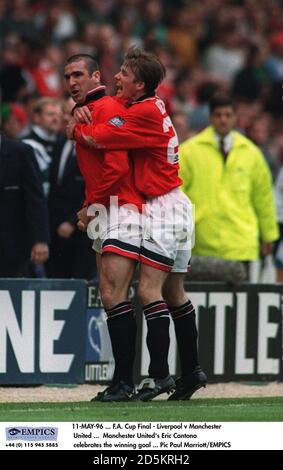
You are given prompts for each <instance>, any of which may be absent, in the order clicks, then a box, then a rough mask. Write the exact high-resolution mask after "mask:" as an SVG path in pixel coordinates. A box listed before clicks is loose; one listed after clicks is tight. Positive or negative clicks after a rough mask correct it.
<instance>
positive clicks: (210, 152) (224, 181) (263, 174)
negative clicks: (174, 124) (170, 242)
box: [180, 127, 279, 260]
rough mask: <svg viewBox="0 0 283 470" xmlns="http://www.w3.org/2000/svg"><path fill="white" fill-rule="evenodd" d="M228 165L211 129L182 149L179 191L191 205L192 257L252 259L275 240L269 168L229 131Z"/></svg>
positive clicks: (243, 140)
mask: <svg viewBox="0 0 283 470" xmlns="http://www.w3.org/2000/svg"><path fill="white" fill-rule="evenodd" d="M232 135H233V148H232V149H231V151H230V153H229V155H228V157H227V159H226V161H224V158H223V156H222V155H221V153H220V151H219V150H218V146H217V141H216V138H215V134H214V130H213V128H212V127H208V128H206V129H204V131H202V132H201V133H199V134H198V135H196V136H194V137H193V138H191V139H189V140H187V141H185V142H184V143H183V144H181V145H180V176H181V178H182V179H183V186H182V189H183V191H184V192H185V194H187V196H188V197H189V198H190V200H191V201H192V203H193V204H194V205H195V224H196V225H195V247H194V250H193V254H195V255H199V256H216V257H221V258H224V259H230V260H253V259H257V258H258V255H259V242H260V241H263V242H272V241H274V240H276V239H277V238H278V237H279V233H278V226H277V222H276V212H275V204H274V196H273V188H272V179H271V174H270V171H269V168H268V166H267V163H266V162H265V159H264V157H263V155H262V153H261V151H260V150H259V149H258V148H257V147H256V146H255V145H254V144H253V143H252V142H251V141H250V140H249V139H247V138H246V137H244V136H243V135H241V134H240V133H239V132H237V131H232Z"/></svg>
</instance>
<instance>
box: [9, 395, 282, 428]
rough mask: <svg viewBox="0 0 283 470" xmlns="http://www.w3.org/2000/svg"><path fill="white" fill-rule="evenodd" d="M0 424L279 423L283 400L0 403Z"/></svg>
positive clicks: (277, 398)
mask: <svg viewBox="0 0 283 470" xmlns="http://www.w3.org/2000/svg"><path fill="white" fill-rule="evenodd" d="M0 421H2V422H3V421H5V422H8V421H32V422H33V421H50V422H55V421H92V422H97V421H99V422H101V421H192V422H195V421H236V422H239V421H247V422H248V421H283V397H266V398H264V397H260V398H259V397H257V398H250V397H249V398H208V399H195V400H190V401H179V402H168V401H164V400H154V401H150V402H124V403H122V402H120V403H98V402H75V403H73V402H68V403H0Z"/></svg>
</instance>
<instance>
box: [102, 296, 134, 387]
mask: <svg viewBox="0 0 283 470" xmlns="http://www.w3.org/2000/svg"><path fill="white" fill-rule="evenodd" d="M105 312H106V314H107V326H108V331H109V335H110V340H111V345H112V352H113V357H114V360H115V372H114V376H113V379H112V381H113V383H117V382H119V381H120V380H123V381H124V382H126V383H127V384H128V385H131V386H132V385H133V366H134V360H135V351H136V331H137V327H136V319H135V316H134V310H133V306H132V304H131V302H128V301H126V302H122V303H120V304H118V305H115V307H113V308H112V309H109V310H105Z"/></svg>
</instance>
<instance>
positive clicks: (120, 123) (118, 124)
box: [108, 116, 125, 127]
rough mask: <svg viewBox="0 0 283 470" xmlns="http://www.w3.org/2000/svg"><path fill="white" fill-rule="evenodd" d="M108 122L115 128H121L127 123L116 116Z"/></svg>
mask: <svg viewBox="0 0 283 470" xmlns="http://www.w3.org/2000/svg"><path fill="white" fill-rule="evenodd" d="M108 122H109V123H110V124H113V126H116V127H121V126H123V124H124V123H125V120H124V119H122V118H121V117H120V116H115V117H113V118H112V119H110V120H109V121H108Z"/></svg>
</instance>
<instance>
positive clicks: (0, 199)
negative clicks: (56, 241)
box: [0, 134, 49, 277]
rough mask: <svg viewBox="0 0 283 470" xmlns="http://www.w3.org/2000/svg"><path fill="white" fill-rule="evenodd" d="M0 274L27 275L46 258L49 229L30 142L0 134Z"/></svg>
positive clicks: (44, 200)
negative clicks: (25, 142)
mask: <svg viewBox="0 0 283 470" xmlns="http://www.w3.org/2000/svg"><path fill="white" fill-rule="evenodd" d="M0 141H1V142H0V209H1V214H2V223H1V224H0V277H28V276H29V268H30V260H32V261H33V262H34V263H36V264H38V265H40V266H42V265H43V264H44V263H45V261H46V260H47V259H48V255H49V250H48V242H49V229H48V213H47V205H46V199H45V197H44V195H43V189H42V184H41V180H40V172H39V168H38V164H37V161H36V158H35V156H34V153H33V150H32V148H31V147H30V146H29V145H26V144H24V143H22V142H20V141H17V140H13V139H9V138H7V137H6V136H5V135H4V134H0Z"/></svg>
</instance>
